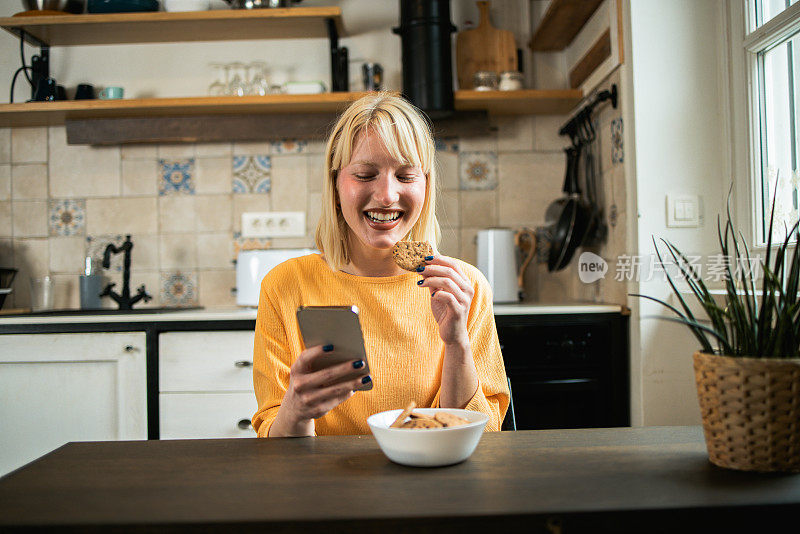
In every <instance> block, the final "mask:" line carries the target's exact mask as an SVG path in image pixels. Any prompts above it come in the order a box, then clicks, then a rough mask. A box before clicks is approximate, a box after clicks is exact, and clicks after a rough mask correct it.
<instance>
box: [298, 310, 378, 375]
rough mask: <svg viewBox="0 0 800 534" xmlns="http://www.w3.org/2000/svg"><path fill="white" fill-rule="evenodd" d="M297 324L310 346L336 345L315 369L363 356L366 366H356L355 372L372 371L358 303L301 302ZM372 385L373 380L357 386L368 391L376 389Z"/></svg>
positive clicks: (307, 345)
mask: <svg viewBox="0 0 800 534" xmlns="http://www.w3.org/2000/svg"><path fill="white" fill-rule="evenodd" d="M297 324H298V325H300V333H301V334H302V336H303V343H304V344H305V346H306V347H313V346H314V345H333V351H332V352H331V353H330V354H326V355H325V356H323V358H322V359H321V360H320V361H321V363H320V364H319V365H318V366H317V367H316V368H315V369H314V370H315V371H316V370H318V369H324V368H325V367H329V366H331V365H335V364H337V363H342V362H354V361H356V360H362V361H363V362H364V366H365V369H357V370H356V369H353V376H354V377H355V376H358V375H359V374H361V373H362V372H363V371H364V370H366V372H368V373H369V362H367V351H366V349H365V348H364V336H363V335H362V333H361V323H360V322H359V320H358V308H357V307H356V306H300V307H299V308H297ZM372 385H373V381H369V382H367V383H366V384H364V385H362V386H361V387H359V388H357V389H358V390H361V391H366V390H369V389H372Z"/></svg>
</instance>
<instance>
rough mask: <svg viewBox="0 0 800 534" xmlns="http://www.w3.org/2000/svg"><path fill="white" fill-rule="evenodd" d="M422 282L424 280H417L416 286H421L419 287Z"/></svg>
mask: <svg viewBox="0 0 800 534" xmlns="http://www.w3.org/2000/svg"><path fill="white" fill-rule="evenodd" d="M424 281H425V280H417V285H418V286H421V285H422V282H424Z"/></svg>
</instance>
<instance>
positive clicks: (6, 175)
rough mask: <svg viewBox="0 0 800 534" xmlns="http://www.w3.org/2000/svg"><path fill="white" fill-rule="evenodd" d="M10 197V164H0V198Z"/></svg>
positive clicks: (7, 198) (6, 198)
mask: <svg viewBox="0 0 800 534" xmlns="http://www.w3.org/2000/svg"><path fill="white" fill-rule="evenodd" d="M10 199H11V165H0V200H10Z"/></svg>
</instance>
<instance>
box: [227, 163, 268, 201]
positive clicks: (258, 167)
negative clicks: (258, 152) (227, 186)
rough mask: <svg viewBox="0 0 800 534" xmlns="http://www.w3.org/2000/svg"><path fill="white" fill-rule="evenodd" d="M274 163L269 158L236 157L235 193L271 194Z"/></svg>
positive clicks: (234, 167) (234, 172) (234, 166)
mask: <svg viewBox="0 0 800 534" xmlns="http://www.w3.org/2000/svg"><path fill="white" fill-rule="evenodd" d="M271 173H272V161H271V160H270V157H269V156H234V158H233V192H234V193H269V191H270V188H271V187H272V182H271Z"/></svg>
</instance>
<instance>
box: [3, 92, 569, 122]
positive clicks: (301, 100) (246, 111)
mask: <svg viewBox="0 0 800 534" xmlns="http://www.w3.org/2000/svg"><path fill="white" fill-rule="evenodd" d="M365 94H366V93H363V92H347V93H344V92H342V93H323V94H316V95H285V94H282V95H267V96H243V97H236V96H225V97H186V98H139V99H122V100H66V101H55V102H25V103H20V104H0V127H25V126H57V125H62V124H64V123H65V122H66V121H67V120H71V119H99V118H130V117H139V118H147V117H169V116H193V115H194V116H208V115H237V114H240V115H251V114H289V113H337V112H339V111H341V110H342V109H344V108H345V107H346V106H347V104H349V103H350V102H353V101H354V100H357V99H358V98H360V97H361V96H363V95H365ZM582 97H583V94H582V93H581V91H580V90H554V91H540V90H534V89H526V90H521V91H456V93H455V107H456V109H457V110H460V111H477V110H485V111H488V112H489V113H492V114H498V115H531V114H542V115H563V114H565V113H569V112H570V111H571V110H572V109H573V108H574V107H575V106H577V105H578V103H579V102H580V101H581V98H582Z"/></svg>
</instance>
